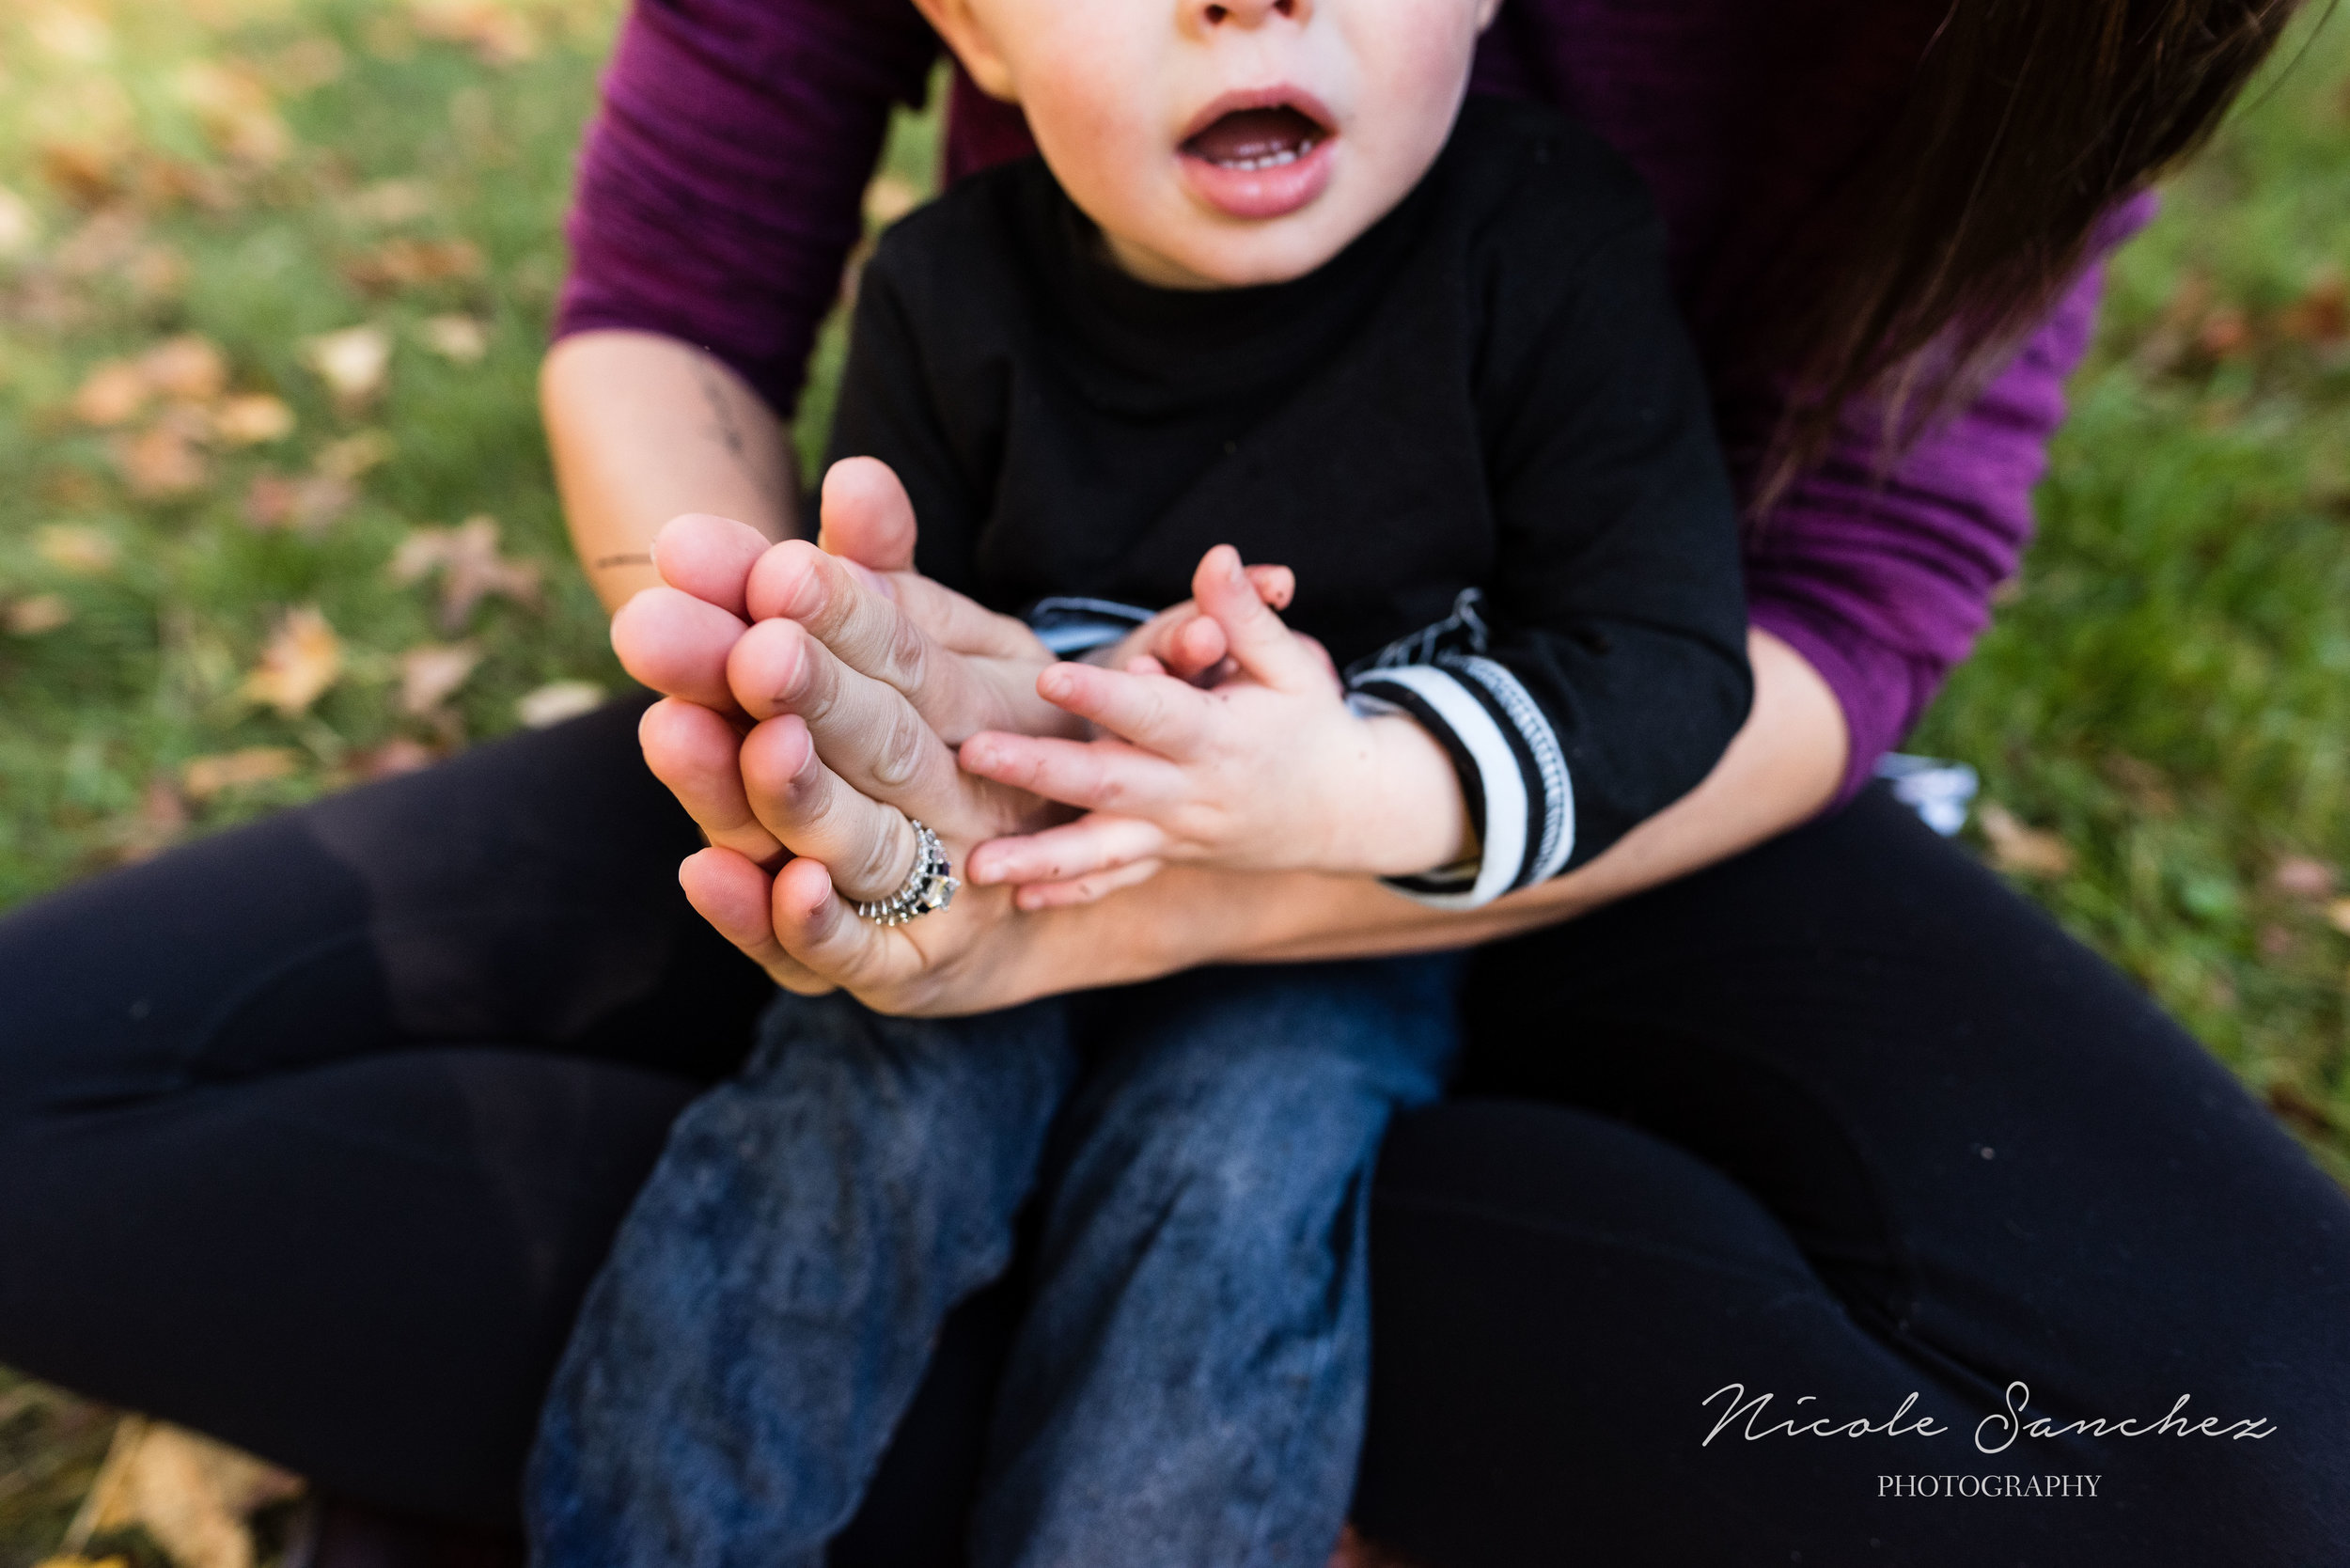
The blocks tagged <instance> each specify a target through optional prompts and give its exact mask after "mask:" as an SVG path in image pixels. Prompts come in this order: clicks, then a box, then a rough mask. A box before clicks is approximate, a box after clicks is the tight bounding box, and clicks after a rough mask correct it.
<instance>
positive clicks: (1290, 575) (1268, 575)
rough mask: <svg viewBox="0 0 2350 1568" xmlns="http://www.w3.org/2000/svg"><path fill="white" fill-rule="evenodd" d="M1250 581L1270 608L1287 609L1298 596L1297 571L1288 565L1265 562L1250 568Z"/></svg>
mask: <svg viewBox="0 0 2350 1568" xmlns="http://www.w3.org/2000/svg"><path fill="white" fill-rule="evenodd" d="M1248 581H1249V584H1250V586H1251V587H1253V588H1256V590H1257V597H1258V598H1260V599H1261V600H1263V601H1264V602H1265V604H1266V606H1267V607H1268V608H1271V609H1276V610H1286V609H1288V608H1289V607H1290V601H1291V600H1293V599H1294V598H1296V597H1297V573H1296V572H1292V571H1291V570H1290V569H1289V568H1288V567H1286V566H1275V565H1273V564H1272V563H1271V562H1263V563H1261V564H1259V565H1256V566H1252V567H1250V568H1248Z"/></svg>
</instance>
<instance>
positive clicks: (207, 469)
mask: <svg viewBox="0 0 2350 1568" xmlns="http://www.w3.org/2000/svg"><path fill="white" fill-rule="evenodd" d="M210 434H211V420H210V419H209V418H207V417H206V416H204V413H203V411H202V410H200V409H192V408H175V409H166V410H165V411H164V415H163V416H162V417H160V418H158V419H157V420H156V421H155V423H154V424H152V425H150V426H149V427H148V428H147V429H146V430H143V431H140V432H139V433H138V434H136V435H129V436H120V435H118V436H116V437H115V438H114V440H113V442H112V444H111V445H110V446H109V447H108V455H109V456H110V457H112V458H113V459H114V464H115V469H116V471H117V472H118V473H119V474H120V475H121V476H122V482H123V484H124V485H125V486H126V487H128V488H129V490H130V492H131V494H133V495H135V496H137V497H138V498H139V499H141V500H143V501H169V500H176V499H178V498H179V497H180V496H183V495H187V494H192V493H194V492H196V491H198V490H201V489H202V488H203V487H204V485H205V483H206V481H207V480H209V479H210V478H211V477H212V470H211V463H210V461H209V460H207V459H206V457H205V455H204V452H203V449H202V448H201V447H199V446H198V445H197V443H198V442H200V441H202V440H203V439H204V438H205V437H206V436H208V435H210Z"/></svg>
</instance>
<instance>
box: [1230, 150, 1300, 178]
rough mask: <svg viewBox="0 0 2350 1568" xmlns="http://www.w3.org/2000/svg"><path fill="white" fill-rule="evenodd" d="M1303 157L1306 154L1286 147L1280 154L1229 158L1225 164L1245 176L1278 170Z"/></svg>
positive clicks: (1269, 153)
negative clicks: (1267, 170)
mask: <svg viewBox="0 0 2350 1568" xmlns="http://www.w3.org/2000/svg"><path fill="white" fill-rule="evenodd" d="M1311 150H1312V149H1311V148H1308V149H1306V151H1308V152H1309V151H1311ZM1303 156H1305V153H1304V152H1300V151H1299V150H1298V149H1295V148H1288V147H1285V148H1283V149H1281V150H1280V151H1278V152H1268V153H1266V154H1265V155H1264V156H1263V157H1261V158H1227V159H1225V160H1223V164H1224V166H1225V167H1226V168H1228V169H1237V170H1239V171H1240V172H1241V173H1243V174H1254V173H1256V172H1257V171H1258V170H1259V169H1277V168H1279V167H1280V166H1281V165H1284V164H1294V163H1295V162H1297V160H1298V159H1299V158H1301V157H1303Z"/></svg>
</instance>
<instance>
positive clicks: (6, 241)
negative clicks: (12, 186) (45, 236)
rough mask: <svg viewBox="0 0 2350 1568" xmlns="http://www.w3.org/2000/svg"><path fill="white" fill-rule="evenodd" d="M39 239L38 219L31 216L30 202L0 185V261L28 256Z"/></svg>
mask: <svg viewBox="0 0 2350 1568" xmlns="http://www.w3.org/2000/svg"><path fill="white" fill-rule="evenodd" d="M39 241H40V220H39V219H38V218H36V217H34V216H33V207H32V203H30V202H28V201H26V200H25V199H24V197H23V196H18V195H17V194H16V193H15V192H14V191H11V190H9V189H8V187H7V186H6V185H0V261H14V260H17V259H20V258H22V257H26V256H30V255H31V254H32V253H33V247H34V246H35V245H36V244H38V243H39Z"/></svg>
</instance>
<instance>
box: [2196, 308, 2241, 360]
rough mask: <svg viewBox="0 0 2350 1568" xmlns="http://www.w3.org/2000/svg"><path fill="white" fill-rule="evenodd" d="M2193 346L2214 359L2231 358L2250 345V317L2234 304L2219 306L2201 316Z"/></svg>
mask: <svg viewBox="0 0 2350 1568" xmlns="http://www.w3.org/2000/svg"><path fill="white" fill-rule="evenodd" d="M2195 346H2196V347H2197V348H2199V349H2201V350H2202V351H2203V352H2204V353H2207V354H2209V355H2211V357H2212V358H2214V359H2233V358H2234V357H2236V355H2238V354H2240V353H2244V352H2245V351H2246V350H2248V349H2249V348H2250V347H2251V346H2252V319H2251V318H2250V317H2249V316H2248V315H2246V314H2245V313H2244V311H2243V310H2242V309H2240V308H2239V307H2237V306H2233V305H2223V306H2219V307H2218V308H2217V309H2215V310H2214V311H2213V312H2212V313H2211V314H2210V315H2208V316H2206V317H2204V318H2203V324H2202V326H2201V329H2200V330H2198V331H2197V333H2196V334H2195Z"/></svg>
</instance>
